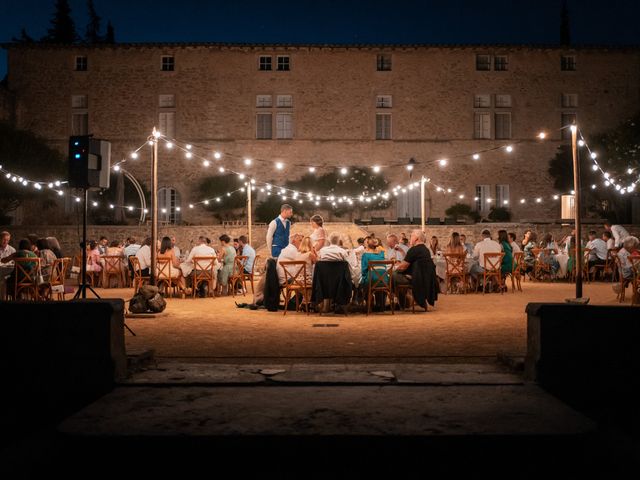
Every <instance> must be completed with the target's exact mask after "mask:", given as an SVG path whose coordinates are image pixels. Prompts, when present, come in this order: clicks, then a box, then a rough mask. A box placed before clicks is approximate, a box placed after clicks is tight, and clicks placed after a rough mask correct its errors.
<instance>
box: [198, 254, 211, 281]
mask: <svg viewBox="0 0 640 480" xmlns="http://www.w3.org/2000/svg"><path fill="white" fill-rule="evenodd" d="M215 265H216V257H193V275H194V277H195V279H196V280H205V279H209V280H210V279H213V270H214V267H215Z"/></svg>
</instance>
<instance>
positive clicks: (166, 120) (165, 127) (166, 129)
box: [158, 112, 176, 138]
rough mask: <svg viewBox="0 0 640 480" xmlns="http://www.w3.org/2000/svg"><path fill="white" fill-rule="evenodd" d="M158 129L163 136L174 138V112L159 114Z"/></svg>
mask: <svg viewBox="0 0 640 480" xmlns="http://www.w3.org/2000/svg"><path fill="white" fill-rule="evenodd" d="M158 128H159V129H160V133H162V134H163V135H166V136H167V137H169V138H174V137H175V136H176V112H160V116H159V118H158Z"/></svg>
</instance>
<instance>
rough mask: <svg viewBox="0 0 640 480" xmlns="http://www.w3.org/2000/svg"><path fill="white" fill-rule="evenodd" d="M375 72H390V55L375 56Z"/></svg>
mask: <svg viewBox="0 0 640 480" xmlns="http://www.w3.org/2000/svg"><path fill="white" fill-rule="evenodd" d="M376 70H378V71H379V72H390V71H391V55H389V54H387V53H381V54H379V55H377V56H376Z"/></svg>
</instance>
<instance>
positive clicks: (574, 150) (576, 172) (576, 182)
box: [571, 123, 583, 298]
mask: <svg viewBox="0 0 640 480" xmlns="http://www.w3.org/2000/svg"><path fill="white" fill-rule="evenodd" d="M577 137H578V127H577V125H576V124H575V123H574V124H573V125H571V155H572V157H573V191H574V192H575V194H574V207H575V214H574V218H575V224H574V226H575V229H576V235H575V244H576V262H575V263H576V265H575V268H576V298H582V260H583V258H582V249H581V247H582V242H581V238H582V235H581V234H580V233H581V232H580V228H581V226H582V225H581V221H580V212H581V210H580V203H581V201H580V200H581V191H580V189H581V187H580V160H579V159H578V141H577Z"/></svg>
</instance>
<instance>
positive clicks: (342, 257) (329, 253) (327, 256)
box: [318, 232, 348, 262]
mask: <svg viewBox="0 0 640 480" xmlns="http://www.w3.org/2000/svg"><path fill="white" fill-rule="evenodd" d="M318 254H319V260H320V261H321V262H346V261H347V256H348V255H347V251H346V250H345V249H344V248H342V247H341V246H340V234H339V233H335V232H334V233H332V234H331V235H329V245H327V246H325V247H322V248H321V249H320V251H319V252H318Z"/></svg>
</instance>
